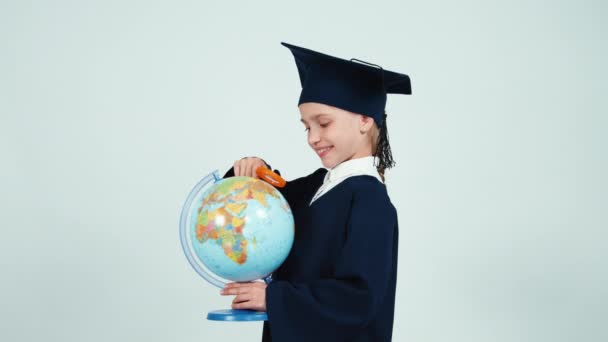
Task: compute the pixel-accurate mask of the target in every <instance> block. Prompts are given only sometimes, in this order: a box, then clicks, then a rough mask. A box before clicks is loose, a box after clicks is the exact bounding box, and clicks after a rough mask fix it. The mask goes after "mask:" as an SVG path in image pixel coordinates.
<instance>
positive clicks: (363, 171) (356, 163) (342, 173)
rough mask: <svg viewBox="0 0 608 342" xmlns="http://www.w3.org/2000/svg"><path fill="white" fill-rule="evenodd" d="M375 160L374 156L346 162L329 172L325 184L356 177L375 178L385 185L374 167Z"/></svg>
mask: <svg viewBox="0 0 608 342" xmlns="http://www.w3.org/2000/svg"><path fill="white" fill-rule="evenodd" d="M374 158H375V157H374V156H367V157H361V158H356V159H350V160H347V161H344V162H342V163H340V164H338V165H336V166H334V168H332V169H329V170H328V171H327V174H326V175H325V179H324V181H323V183H326V182H335V181H338V180H340V179H343V178H347V177H350V176H354V175H370V176H374V177H376V178H377V179H378V180H379V181H380V183H384V182H383V181H382V178H381V177H380V175H379V174H378V170H377V169H376V167H375V166H374Z"/></svg>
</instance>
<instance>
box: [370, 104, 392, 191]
mask: <svg viewBox="0 0 608 342" xmlns="http://www.w3.org/2000/svg"><path fill="white" fill-rule="evenodd" d="M374 161H375V163H376V164H375V166H376V169H377V170H378V173H380V175H381V176H382V179H384V171H386V169H390V168H391V167H394V166H395V161H394V160H393V154H392V153H391V146H390V144H389V142H388V128H387V127H386V112H385V113H384V118H383V120H382V124H381V125H380V132H379V135H378V143H377V145H376V158H375V160H374Z"/></svg>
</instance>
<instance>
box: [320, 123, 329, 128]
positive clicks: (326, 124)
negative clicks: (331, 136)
mask: <svg viewBox="0 0 608 342" xmlns="http://www.w3.org/2000/svg"><path fill="white" fill-rule="evenodd" d="M319 126H321V127H323V128H325V127H327V126H329V122H328V123H322V124H319Z"/></svg>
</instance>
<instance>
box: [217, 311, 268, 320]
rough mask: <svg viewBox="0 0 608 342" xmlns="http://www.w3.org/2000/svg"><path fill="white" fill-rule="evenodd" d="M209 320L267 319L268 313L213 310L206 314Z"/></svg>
mask: <svg viewBox="0 0 608 342" xmlns="http://www.w3.org/2000/svg"><path fill="white" fill-rule="evenodd" d="M207 319H208V320H210V321H233V322H256V321H267V320H268V315H267V314H266V313H265V312H262V311H254V310H215V311H211V312H209V313H208V314H207Z"/></svg>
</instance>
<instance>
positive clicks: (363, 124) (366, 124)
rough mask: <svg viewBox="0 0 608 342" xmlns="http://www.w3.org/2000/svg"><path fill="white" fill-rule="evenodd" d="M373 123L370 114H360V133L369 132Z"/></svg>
mask: <svg viewBox="0 0 608 342" xmlns="http://www.w3.org/2000/svg"><path fill="white" fill-rule="evenodd" d="M373 125H374V119H373V118H372V117H371V116H367V115H361V119H360V122H359V131H360V132H361V134H364V133H367V132H369V130H370V129H372V126H373Z"/></svg>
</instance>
